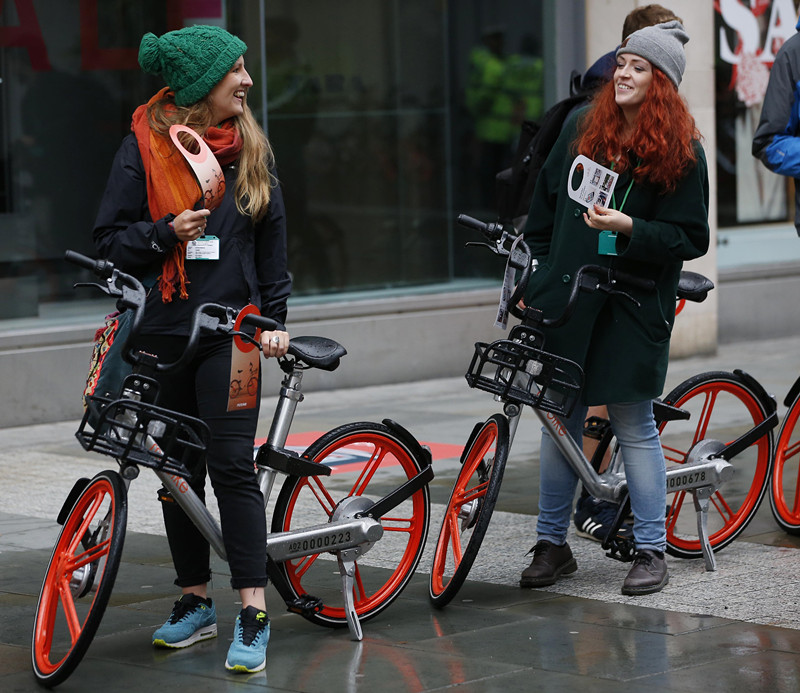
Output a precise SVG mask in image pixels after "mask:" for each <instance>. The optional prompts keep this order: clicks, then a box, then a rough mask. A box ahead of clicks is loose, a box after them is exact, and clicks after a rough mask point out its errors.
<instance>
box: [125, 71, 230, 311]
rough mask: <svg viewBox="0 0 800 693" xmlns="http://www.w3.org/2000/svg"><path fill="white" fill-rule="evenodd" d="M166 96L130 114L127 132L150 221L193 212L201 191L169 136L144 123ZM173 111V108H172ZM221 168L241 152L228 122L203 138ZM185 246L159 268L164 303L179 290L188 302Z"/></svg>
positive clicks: (163, 92) (165, 92)
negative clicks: (139, 168)
mask: <svg viewBox="0 0 800 693" xmlns="http://www.w3.org/2000/svg"><path fill="white" fill-rule="evenodd" d="M169 93H170V91H169V89H168V88H167V87H164V88H163V89H162V90H161V91H159V92H158V93H157V94H156V95H155V96H153V98H152V99H150V101H148V102H147V103H146V104H143V105H141V106H139V107H138V108H137V109H136V111H135V112H134V114H133V121H132V122H131V130H132V131H133V133H134V134H135V135H136V141H137V143H138V144H139V152H140V154H141V156H142V163H143V164H144V172H145V179H146V181H147V204H148V207H149V208H150V216H151V217H152V218H153V220H157V219H162V218H163V217H165V216H166V215H167V214H174V215H176V216H177V215H178V214H180V213H181V212H182V211H184V210H185V209H194V208H195V207H196V206H197V203H198V202H199V201H200V200H201V198H202V191H201V188H200V186H199V184H198V183H197V180H196V179H195V177H194V173H193V172H192V169H191V168H190V167H189V164H188V163H187V161H186V159H184V158H183V156H182V155H181V154H180V153H179V152H178V150H177V149H176V147H175V145H174V144H173V143H172V140H171V139H170V137H169V135H161V134H159V133H157V132H155V131H154V130H153V129H152V128H151V127H150V124H149V122H148V118H147V109H148V107H149V106H150V104H153V103H155V102H157V101H159V100H161V99H163V98H164V97H165V96H166V95H168V94H169ZM173 108H174V106H173ZM203 140H204V141H205V142H206V144H207V145H208V146H209V148H210V149H211V151H212V152H213V153H214V156H216V157H217V160H218V161H219V163H220V164H221V165H223V166H224V165H226V164H229V163H230V162H231V161H235V160H236V158H237V157H238V156H239V152H240V151H241V149H242V138H241V136H240V135H239V130H238V128H237V127H236V125H235V124H234V122H233V120H232V119H229V120H226V121H225V122H223V123H222V124H220V125H219V126H218V127H213V128H209V129H208V130H207V131H206V132H205V134H204V135H203ZM185 257H186V243H185V242H180V243H178V244H177V245H176V246H175V247H174V248H173V249H172V251H171V252H170V253H168V254H167V257H166V259H165V260H164V262H163V264H162V266H161V276H160V277H159V278H158V288H159V289H160V290H161V298H162V300H163V301H164V303H169V302H170V301H172V295H173V294H174V293H175V291H176V290H177V289H178V288H179V289H180V297H181V298H184V299H185V298H188V297H189V294H188V292H187V291H186V284H187V283H188V282H187V280H186V269H185V267H184V258H185Z"/></svg>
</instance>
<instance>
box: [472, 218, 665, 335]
mask: <svg viewBox="0 0 800 693" xmlns="http://www.w3.org/2000/svg"><path fill="white" fill-rule="evenodd" d="M458 223H459V224H461V225H462V226H465V227H467V228H470V229H474V230H476V231H480V232H481V233H482V234H483V235H484V237H485V238H486V239H487V240H489V241H492V243H493V245H489V244H486V243H467V245H472V246H476V245H478V246H483V247H486V248H488V249H489V250H491V251H492V252H493V253H495V254H496V255H502V256H505V257H508V264H509V265H510V266H511V267H513V268H514V269H517V270H520V275H519V278H518V279H517V284H516V286H515V288H514V291H513V293H512V294H511V297H510V298H509V299H508V310H509V312H510V313H511V314H512V315H514V316H515V317H517V318H521V319H523V320H529V321H532V322H536V323H538V324H539V325H541V326H545V327H560V326H561V325H563V324H564V323H566V322H567V321H568V320H569V319H570V317H572V313H573V312H574V311H575V306H576V304H577V300H578V294H579V293H580V291H605V292H607V293H609V294H615V295H619V296H624V297H625V298H628V299H629V300H631V301H633V302H634V303H636V304H637V305H639V302H638V301H637V300H636V299H635V298H634V297H633V296H631V295H630V294H629V293H627V292H626V291H624V290H623V289H621V288H617V285H618V284H625V285H627V286H629V287H634V288H638V289H642V290H644V291H652V290H653V289H654V288H655V282H654V281H653V280H652V279H644V278H642V277H638V276H636V275H633V274H629V273H628V272H624V271H621V270H618V269H612V268H610V267H603V266H600V265H584V266H583V267H581V268H579V269H578V271H577V272H576V274H575V276H574V278H573V282H572V286H571V288H570V295H569V299H568V300H567V304H566V305H565V306H564V310H563V311H562V313H561V315H559V316H558V317H556V318H544V317H542V316H541V313H538V312H537V311H535V310H530V309H525V310H523V309H521V308H519V306H518V303H519V300H520V299H521V298H522V297H523V296H524V295H525V291H526V289H527V288H528V281H529V280H530V275H531V272H532V267H533V265H534V263H535V260H532V259H531V251H530V248H529V247H528V245H527V244H526V243H525V241H524V240H522V239H521V238H519V237H518V236H517V234H516V231H514V232H513V233H512V232H510V231H507V230H506V229H505V227H504V226H503V225H502V224H494V223H492V224H487V223H485V222H482V221H479V220H478V219H474V218H472V217H469V216H467V215H466V214H460V215H459V216H458ZM509 242H510V245H509ZM591 278H594V280H595V281H594V282H593V283H590V281H591ZM537 313H538V314H537Z"/></svg>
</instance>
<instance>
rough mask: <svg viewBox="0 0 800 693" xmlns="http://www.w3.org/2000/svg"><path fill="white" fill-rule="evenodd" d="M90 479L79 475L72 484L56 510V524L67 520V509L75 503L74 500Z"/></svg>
mask: <svg viewBox="0 0 800 693" xmlns="http://www.w3.org/2000/svg"><path fill="white" fill-rule="evenodd" d="M90 481H91V479H87V478H86V477H81V478H80V479H78V480H77V481H76V482H75V483H74V484H73V486H72V489H71V490H70V492H69V493H68V494H67V497H66V499H65V500H64V505H62V506H61V510H59V511H58V517H56V522H58V524H60V525H62V526H63V524H64V523H65V522H66V521H67V517H68V516H69V511H70V510H72V506H74V505H75V501H77V500H78V498H80V495H81V494H82V493H83V492H84V491H85V490H86V487H87V486H88V485H89V482H90Z"/></svg>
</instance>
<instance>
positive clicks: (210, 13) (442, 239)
mask: <svg viewBox="0 0 800 693" xmlns="http://www.w3.org/2000/svg"><path fill="white" fill-rule="evenodd" d="M542 4H543V3H542V2H538V1H534V2H531V1H530V0H496V1H493V2H489V1H488V0H468V1H466V2H459V3H457V6H456V3H452V2H450V3H448V2H440V1H435V0H402V1H401V0H338V1H337V2H330V0H291V1H289V0H285V1H275V0H272V1H270V2H265V1H264V2H236V1H234V0H227V2H226V1H224V0H181V1H179V0H168V1H166V2H164V1H162V0H64V1H63V2H58V3H51V2H36V1H35V0H9V1H8V2H3V3H0V68H2V73H1V74H0V77H2V82H0V114H2V121H1V122H0V138H1V140H0V235H1V236H2V238H3V239H4V240H3V243H2V245H0V285H2V286H3V287H4V288H5V289H7V291H6V292H5V295H13V296H14V297H15V300H14V301H4V302H3V303H2V306H3V307H2V308H0V319H9V318H30V317H36V316H47V315H51V314H53V313H57V314H59V315H60V314H62V312H61V311H60V310H57V309H55V307H57V306H62V305H63V304H65V303H68V302H72V301H75V300H81V301H84V300H86V298H87V297H86V295H85V294H76V292H75V291H74V290H73V289H72V284H73V282H74V281H75V280H76V278H77V277H78V274H77V271H76V270H75V269H74V268H72V267H71V266H69V265H67V264H66V263H65V262H64V261H63V260H62V258H63V254H64V251H65V250H66V249H67V248H72V249H76V250H79V251H81V252H85V253H87V254H93V252H94V249H93V244H92V241H91V228H92V225H93V221H94V215H95V213H96V210H97V206H98V202H99V199H100V197H101V195H102V191H103V187H104V184H105V179H106V175H107V172H108V170H109V168H110V165H111V161H112V159H113V156H114V152H115V151H116V148H117V147H118V145H119V142H120V141H121V139H122V137H124V136H125V134H126V133H127V132H128V131H129V127H130V116H131V113H132V112H133V110H134V109H135V107H136V106H138V105H139V104H140V103H143V102H145V101H146V100H147V99H148V98H149V97H150V96H151V95H152V94H153V93H154V92H155V91H156V90H157V89H158V88H159V87H160V86H161V83H160V81H159V80H158V79H157V78H153V77H149V76H146V75H144V74H143V73H142V71H141V70H140V69H139V67H138V63H137V54H138V45H139V40H140V38H141V36H142V34H144V33H145V32H147V31H152V32H154V33H156V34H161V33H163V32H165V31H168V30H170V29H174V28H179V27H181V26H184V25H187V24H193V23H216V24H220V25H222V26H225V27H227V28H229V29H230V30H231V31H232V32H234V33H236V34H238V35H240V36H241V37H242V38H243V39H244V40H245V41H246V43H247V44H248V46H249V50H248V53H247V56H246V60H247V67H248V70H249V71H250V72H251V75H252V76H253V78H254V82H255V86H254V87H253V89H252V90H251V92H250V95H249V97H248V100H249V103H250V105H251V108H253V110H254V112H255V113H256V115H257V117H258V119H259V121H260V122H262V123H264V125H265V127H266V129H267V131H268V134H269V137H270V139H271V141H272V143H273V146H274V149H275V153H276V158H277V166H278V175H279V177H280V180H281V183H282V185H283V187H284V194H285V198H286V202H287V212H288V219H289V236H290V268H291V270H292V272H293V275H294V279H295V292H294V294H295V296H297V297H301V296H307V297H314V296H322V295H336V294H339V293H341V292H345V291H346V292H364V291H379V290H389V291H394V292H397V291H404V290H420V289H421V290H441V289H448V288H451V289H455V288H457V287H459V286H463V285H464V284H465V283H469V282H473V281H481V280H482V278H484V277H492V278H495V277H496V276H497V274H498V271H499V269H498V266H497V263H496V261H495V260H494V258H490V257H484V256H483V255H481V254H476V253H465V252H464V251H463V245H464V243H465V242H466V241H468V240H478V239H476V238H475V237H474V236H470V235H469V234H468V233H466V232H461V231H458V230H457V229H456V227H455V224H454V219H455V216H456V215H457V214H459V213H461V212H467V213H471V214H473V215H476V216H480V217H481V218H484V219H486V220H491V219H493V217H494V215H495V210H494V206H493V186H494V175H495V173H497V172H498V171H499V170H500V168H502V167H504V166H506V165H508V163H509V162H510V159H511V155H512V153H513V150H514V145H515V140H516V136H517V132H518V131H519V126H520V122H521V120H522V119H523V118H535V117H537V116H538V115H539V114H541V110H542V107H543V103H542V85H541V81H542V80H541V74H542V70H543V65H542V56H541V48H540V45H541V38H542V37H541V25H542V21H541V19H542V9H541V5H542ZM262 17H264V18H265V21H263V22H262ZM523 20H524V21H523ZM0 328H2V324H0Z"/></svg>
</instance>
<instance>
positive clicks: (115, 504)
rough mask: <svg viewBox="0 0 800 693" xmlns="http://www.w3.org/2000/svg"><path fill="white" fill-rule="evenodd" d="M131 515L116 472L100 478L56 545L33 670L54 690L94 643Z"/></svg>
mask: <svg viewBox="0 0 800 693" xmlns="http://www.w3.org/2000/svg"><path fill="white" fill-rule="evenodd" d="M127 515H128V505H127V490H126V488H125V484H124V483H123V481H122V478H121V477H120V475H119V474H118V473H117V472H115V471H110V470H109V471H105V472H100V473H99V474H97V475H96V476H95V477H94V478H93V479H92V480H91V481H89V483H88V484H87V485H86V488H85V489H84V490H83V491H82V492H81V493H80V495H79V496H78V498H77V500H76V501H75V503H74V505H73V506H72V509H71V510H70V511H69V513H68V515H67V517H66V520H65V521H64V527H63V529H62V530H61V534H60V535H59V537H58V540H57V541H56V545H55V547H54V549H53V554H52V556H51V557H50V563H49V564H48V566H47V572H46V573H45V576H44V582H43V583H42V590H41V593H40V594H39V603H38V606H37V607H36V619H35V621H34V626H33V638H32V642H31V655H32V664H33V672H34V674H35V675H36V678H37V679H38V680H39V682H40V683H41V684H43V685H44V686H47V687H52V686H56V685H58V684H59V683H61V682H62V681H64V680H66V678H67V677H68V676H69V675H70V674H71V673H72V672H73V671H74V670H75V667H77V666H78V664H79V663H80V661H81V659H83V656H84V655H85V654H86V650H87V649H88V647H89V644H90V643H91V642H92V638H93V637H94V634H95V633H96V632H97V627H98V626H99V625H100V620H101V619H102V618H103V613H104V611H105V609H106V604H108V599H109V597H110V596H111V590H112V589H113V587H114V580H115V578H116V576H117V570H118V568H119V561H120V557H121V555H122V545H123V542H124V539H125V525H126V521H127Z"/></svg>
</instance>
